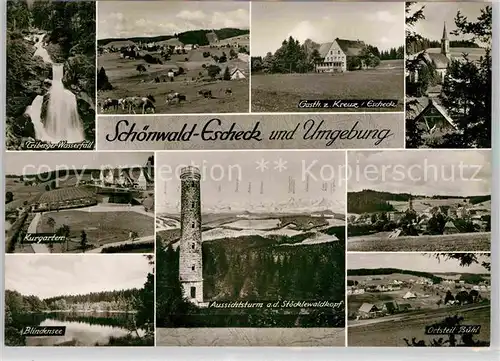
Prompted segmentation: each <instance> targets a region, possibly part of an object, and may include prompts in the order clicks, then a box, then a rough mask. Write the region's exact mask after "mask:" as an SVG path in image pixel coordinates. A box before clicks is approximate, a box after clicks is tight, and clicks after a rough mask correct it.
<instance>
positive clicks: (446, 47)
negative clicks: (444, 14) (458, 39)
mask: <svg viewBox="0 0 500 361" xmlns="http://www.w3.org/2000/svg"><path fill="white" fill-rule="evenodd" d="M441 54H443V55H444V56H446V57H449V56H450V41H449V40H448V32H447V31H446V22H445V23H444V25H443V36H442V38H441Z"/></svg>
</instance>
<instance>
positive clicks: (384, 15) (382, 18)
mask: <svg viewBox="0 0 500 361" xmlns="http://www.w3.org/2000/svg"><path fill="white" fill-rule="evenodd" d="M367 18H368V20H370V21H378V22H382V23H395V22H397V21H402V19H403V14H401V16H396V15H394V14H393V13H391V12H389V11H387V10H380V11H376V12H374V13H372V14H368V15H367Z"/></svg>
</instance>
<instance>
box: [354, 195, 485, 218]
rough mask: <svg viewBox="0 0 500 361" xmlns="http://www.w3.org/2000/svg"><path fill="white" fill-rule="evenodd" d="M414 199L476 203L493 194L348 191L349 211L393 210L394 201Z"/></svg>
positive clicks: (359, 212)
mask: <svg viewBox="0 0 500 361" xmlns="http://www.w3.org/2000/svg"><path fill="white" fill-rule="evenodd" d="M410 198H413V199H423V198H425V199H457V200H463V201H464V202H466V201H467V200H468V203H470V204H472V205H474V204H478V203H482V202H485V201H489V200H491V195H484V196H470V197H463V196H441V195H434V196H431V197H427V196H422V195H411V194H409V193H389V192H379V191H375V190H371V189H364V190H362V191H359V192H348V193H347V211H348V212H349V213H358V214H361V213H373V212H391V211H395V208H394V206H393V205H392V204H391V203H390V202H391V201H392V202H396V201H397V202H408V201H409V200H410Z"/></svg>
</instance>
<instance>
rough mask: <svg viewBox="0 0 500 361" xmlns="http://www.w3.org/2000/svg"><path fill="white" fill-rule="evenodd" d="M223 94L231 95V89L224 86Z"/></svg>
mask: <svg viewBox="0 0 500 361" xmlns="http://www.w3.org/2000/svg"><path fill="white" fill-rule="evenodd" d="M224 94H228V95H233V90H232V89H231V88H226V90H225V91H224Z"/></svg>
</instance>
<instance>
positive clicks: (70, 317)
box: [23, 312, 144, 346]
mask: <svg viewBox="0 0 500 361" xmlns="http://www.w3.org/2000/svg"><path fill="white" fill-rule="evenodd" d="M133 317H134V315H133V314H131V313H125V312H123V313H111V312H53V313H44V314H32V315H27V319H26V322H23V326H42V327H43V326H66V334H65V335H64V336H43V337H26V346H95V345H96V344H99V345H107V344H108V343H109V340H110V338H111V337H114V338H117V337H124V336H127V335H128V334H129V333H130V331H129V330H128V329H127V328H126V325H127V324H128V323H129V322H133ZM133 335H136V334H135V331H134V333H133ZM139 335H140V336H143V335H144V331H142V330H139Z"/></svg>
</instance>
